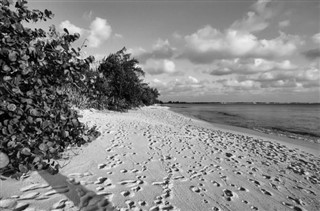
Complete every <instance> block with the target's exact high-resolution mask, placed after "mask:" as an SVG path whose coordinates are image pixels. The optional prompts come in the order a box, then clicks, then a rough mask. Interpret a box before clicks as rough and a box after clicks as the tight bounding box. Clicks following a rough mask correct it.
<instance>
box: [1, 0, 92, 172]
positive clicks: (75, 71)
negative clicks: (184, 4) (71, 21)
mask: <svg viewBox="0 0 320 211" xmlns="http://www.w3.org/2000/svg"><path fill="white" fill-rule="evenodd" d="M26 3H27V2H26V1H24V0H20V1H17V2H16V4H15V8H16V11H12V10H11V9H10V1H8V0H3V1H1V2H0V6H1V9H0V46H1V49H0V128H1V131H0V141H1V142H0V152H2V153H3V154H6V155H7V156H8V157H9V160H10V162H9V164H8V165H7V166H6V167H4V168H2V169H1V172H2V173H10V174H12V173H16V172H19V173H18V174H21V173H23V172H26V171H28V170H29V169H43V168H49V167H50V164H52V163H50V161H51V159H52V158H55V157H57V156H58V155H59V154H60V152H62V151H63V150H64V149H65V148H66V147H67V146H69V145H81V144H83V143H86V142H88V141H90V140H92V139H93V137H94V136H96V135H98V134H97V133H96V132H95V130H94V129H93V130H89V131H87V132H86V130H85V126H84V125H83V124H81V123H80V122H79V120H78V115H77V113H76V112H75V111H73V110H72V109H70V106H69V105H68V96H67V95H66V94H65V93H63V92H62V90H61V89H60V87H62V86H63V85H66V84H68V85H70V87H79V88H80V87H86V84H85V83H84V82H83V81H82V80H81V79H82V78H83V74H84V73H85V71H87V70H88V68H89V64H90V62H92V61H93V57H88V58H86V59H80V58H78V56H79V49H78V50H75V49H74V48H71V43H72V42H74V41H75V40H77V39H78V38H79V34H73V35H71V34H69V33H68V31H67V29H65V34H63V35H59V34H57V33H56V31H55V28H54V27H51V28H50V31H49V33H46V32H45V31H44V30H42V29H29V28H26V27H24V26H23V25H22V22H23V21H27V22H30V21H34V22H37V21H39V20H46V19H48V18H52V16H53V14H52V13H51V12H50V11H48V10H45V11H44V12H42V11H39V10H32V11H31V10H28V8H27V6H26ZM51 169H54V170H57V166H56V165H55V166H54V167H51Z"/></svg>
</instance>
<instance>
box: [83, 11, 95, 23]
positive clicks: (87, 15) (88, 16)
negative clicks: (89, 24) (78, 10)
mask: <svg viewBox="0 0 320 211" xmlns="http://www.w3.org/2000/svg"><path fill="white" fill-rule="evenodd" d="M92 15H93V12H92V10H90V11H85V12H84V13H83V15H82V17H83V19H85V20H88V21H89V20H91V18H92Z"/></svg>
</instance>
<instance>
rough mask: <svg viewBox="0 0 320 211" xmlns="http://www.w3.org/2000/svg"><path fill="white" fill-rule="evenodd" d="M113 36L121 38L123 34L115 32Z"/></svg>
mask: <svg viewBox="0 0 320 211" xmlns="http://www.w3.org/2000/svg"><path fill="white" fill-rule="evenodd" d="M114 38H116V39H122V38H123V35H122V34H118V33H115V35H114Z"/></svg>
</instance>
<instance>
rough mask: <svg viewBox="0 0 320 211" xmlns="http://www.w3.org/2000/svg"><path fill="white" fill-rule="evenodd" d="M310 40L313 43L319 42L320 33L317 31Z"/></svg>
mask: <svg viewBox="0 0 320 211" xmlns="http://www.w3.org/2000/svg"><path fill="white" fill-rule="evenodd" d="M312 40H313V42H314V43H316V44H320V33H317V34H315V35H313V36H312Z"/></svg>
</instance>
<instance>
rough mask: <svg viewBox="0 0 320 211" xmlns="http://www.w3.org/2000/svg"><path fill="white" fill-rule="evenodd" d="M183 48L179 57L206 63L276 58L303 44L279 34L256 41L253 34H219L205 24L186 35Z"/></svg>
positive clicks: (231, 31) (289, 53) (227, 31)
mask: <svg viewBox="0 0 320 211" xmlns="http://www.w3.org/2000/svg"><path fill="white" fill-rule="evenodd" d="M185 42H186V47H185V49H184V51H183V52H182V54H181V55H179V58H187V59H189V60H190V61H191V62H193V63H196V64H201V63H203V64H208V63H211V62H213V61H214V60H216V59H222V58H237V57H261V58H277V57H285V56H290V55H292V54H293V53H294V52H295V51H296V50H297V46H298V45H300V44H302V41H301V40H300V38H299V37H298V36H294V35H287V34H285V33H283V32H280V35H279V36H278V37H276V38H274V39H270V40H267V39H261V40H259V39H258V38H257V37H256V36H255V35H253V34H251V33H247V32H241V31H236V30H232V29H229V30H226V31H225V32H221V31H219V30H217V29H214V28H212V27H211V26H209V25H207V26H205V27H204V28H201V29H199V30H198V31H197V32H195V33H193V34H191V35H187V36H185Z"/></svg>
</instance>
